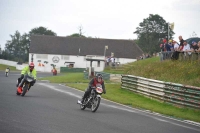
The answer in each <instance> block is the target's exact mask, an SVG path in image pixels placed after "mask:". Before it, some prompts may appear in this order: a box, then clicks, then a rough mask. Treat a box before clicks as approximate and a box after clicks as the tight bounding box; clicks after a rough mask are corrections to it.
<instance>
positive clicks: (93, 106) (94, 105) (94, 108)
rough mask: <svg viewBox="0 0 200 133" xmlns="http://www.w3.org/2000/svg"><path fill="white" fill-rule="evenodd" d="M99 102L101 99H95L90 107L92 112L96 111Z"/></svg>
mask: <svg viewBox="0 0 200 133" xmlns="http://www.w3.org/2000/svg"><path fill="white" fill-rule="evenodd" d="M100 101H101V98H100V97H96V98H95V99H94V101H93V104H92V107H91V110H92V112H95V111H97V109H98V107H99V105H100Z"/></svg>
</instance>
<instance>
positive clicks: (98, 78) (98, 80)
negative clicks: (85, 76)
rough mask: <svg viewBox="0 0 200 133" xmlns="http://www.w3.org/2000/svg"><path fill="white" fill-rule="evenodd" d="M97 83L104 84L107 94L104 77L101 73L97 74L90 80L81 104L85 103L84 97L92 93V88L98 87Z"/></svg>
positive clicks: (104, 90)
mask: <svg viewBox="0 0 200 133" xmlns="http://www.w3.org/2000/svg"><path fill="white" fill-rule="evenodd" d="M97 84H101V85H102V89H103V93H104V94H106V89H105V85H104V81H103V77H102V75H101V74H97V75H96V77H95V78H93V79H92V80H91V81H90V82H89V86H88V88H87V90H86V91H85V93H84V95H83V98H82V100H81V104H82V103H83V101H84V99H85V98H86V97H87V96H88V95H89V94H90V93H91V90H92V88H93V87H96V85H97Z"/></svg>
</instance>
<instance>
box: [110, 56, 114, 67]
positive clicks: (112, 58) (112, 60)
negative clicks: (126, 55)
mask: <svg viewBox="0 0 200 133" xmlns="http://www.w3.org/2000/svg"><path fill="white" fill-rule="evenodd" d="M110 60H111V62H112V66H115V58H114V57H111V59H110Z"/></svg>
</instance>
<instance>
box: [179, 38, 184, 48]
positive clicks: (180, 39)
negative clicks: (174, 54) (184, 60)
mask: <svg viewBox="0 0 200 133" xmlns="http://www.w3.org/2000/svg"><path fill="white" fill-rule="evenodd" d="M178 38H179V41H180V45H179V51H182V50H183V47H184V45H183V42H184V40H183V38H182V36H179V37H178Z"/></svg>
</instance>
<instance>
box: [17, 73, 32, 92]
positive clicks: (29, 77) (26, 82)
mask: <svg viewBox="0 0 200 133" xmlns="http://www.w3.org/2000/svg"><path fill="white" fill-rule="evenodd" d="M33 81H34V78H33V76H32V75H29V74H26V75H25V76H24V78H23V79H22V81H21V83H20V85H21V84H23V86H22V93H19V92H18V90H17V93H16V94H17V95H21V96H24V95H25V94H26V92H27V91H28V90H29V89H30V88H31V85H32V82H33ZM17 82H19V81H17ZM20 85H19V86H20Z"/></svg>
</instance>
